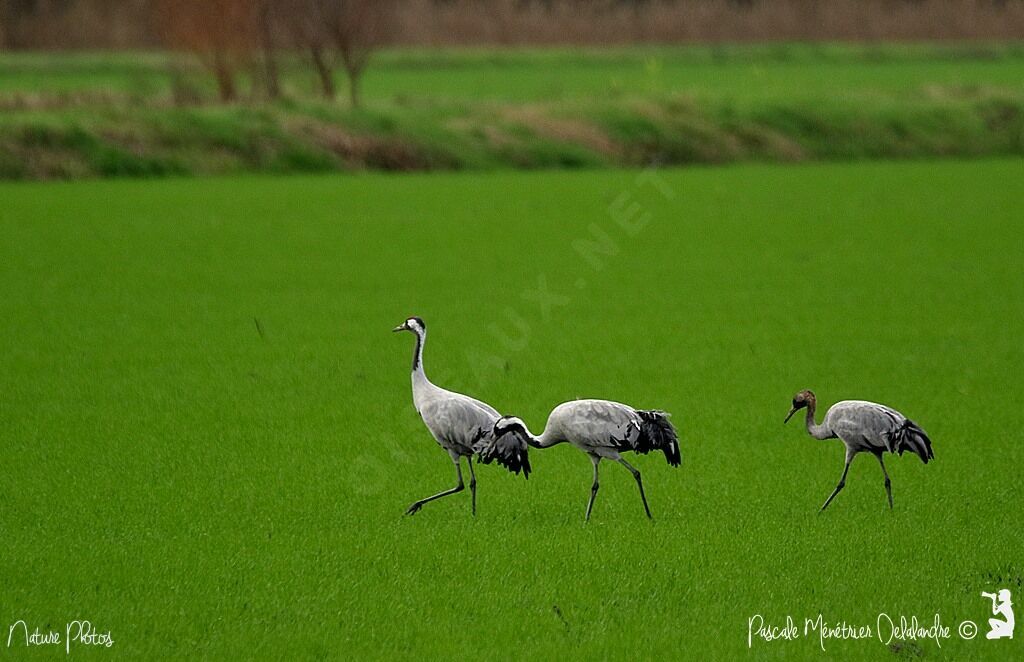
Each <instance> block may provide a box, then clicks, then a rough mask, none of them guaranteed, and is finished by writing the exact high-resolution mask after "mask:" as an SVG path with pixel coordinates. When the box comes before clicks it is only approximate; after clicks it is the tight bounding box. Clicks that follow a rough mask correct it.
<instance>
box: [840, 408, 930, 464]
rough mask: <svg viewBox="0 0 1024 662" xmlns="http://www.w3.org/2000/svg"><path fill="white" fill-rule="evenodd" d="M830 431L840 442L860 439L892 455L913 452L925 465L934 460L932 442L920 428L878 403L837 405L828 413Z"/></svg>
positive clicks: (893, 410) (898, 413)
mask: <svg viewBox="0 0 1024 662" xmlns="http://www.w3.org/2000/svg"><path fill="white" fill-rule="evenodd" d="M832 410H835V413H834V414H833V412H832ZM829 427H830V428H831V429H832V431H833V432H835V433H836V434H838V435H839V436H840V437H841V438H844V439H857V438H861V439H864V440H865V441H867V442H868V443H870V444H871V445H873V446H874V447H876V448H878V449H880V450H882V449H884V450H886V451H888V452H890V453H897V454H899V455H903V452H904V451H908V450H909V451H912V452H914V453H916V454H917V455H918V457H920V458H921V461H922V462H924V463H926V464H927V463H928V460H930V459H932V458H934V457H935V454H934V453H933V452H932V442H931V439H929V438H928V435H927V434H925V431H924V430H922V429H921V428H920V426H918V425H917V424H916V423H914V422H913V421H912V420H910V419H909V418H907V417H906V416H904V415H903V414H901V413H900V412H898V411H896V410H895V409H893V408H892V407H887V406H885V405H880V404H878V403H876V402H866V401H863V400H848V401H845V402H840V403H837V404H836V405H834V406H833V407H832V409H830V410H829Z"/></svg>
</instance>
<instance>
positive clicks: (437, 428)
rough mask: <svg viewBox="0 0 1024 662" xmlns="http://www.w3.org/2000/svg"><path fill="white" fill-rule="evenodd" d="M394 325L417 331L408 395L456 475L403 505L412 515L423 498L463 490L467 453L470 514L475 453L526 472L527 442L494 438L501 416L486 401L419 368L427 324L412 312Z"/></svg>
mask: <svg viewBox="0 0 1024 662" xmlns="http://www.w3.org/2000/svg"><path fill="white" fill-rule="evenodd" d="M394 331H411V332H412V333H414V334H415V335H416V349H415V351H414V353H413V360H412V398H413V404H414V405H415V407H416V412H417V413H419V415H420V418H422V419H423V423H424V424H425V425H426V426H427V429H428V430H430V434H431V435H432V436H433V437H434V440H435V441H436V442H437V443H438V445H439V446H441V448H443V449H444V450H445V451H447V452H448V456H449V457H450V458H451V460H452V463H453V464H454V465H455V473H456V477H457V480H458V483H457V484H456V486H455V487H454V488H452V489H450V490H445V491H443V492H440V493H438V494H435V495H433V496H430V497H427V498H425V499H420V500H419V501H416V502H414V503H413V504H412V505H411V506H409V509H408V510H407V511H406V514H407V515H412V514H414V513H416V512H418V511H419V510H420V508H422V507H423V505H424V504H425V503H428V502H430V501H434V500H435V499H440V498H441V497H445V496H448V495H450V494H455V493H457V492H461V491H462V490H463V489H464V484H463V480H462V468H461V467H460V458H463V457H465V458H466V464H467V466H468V467H469V473H470V482H469V487H470V491H471V492H472V508H473V514H474V515H475V514H476V473H475V472H474V471H473V455H474V454H478V455H479V457H480V461H481V462H483V463H484V464H490V463H491V462H497V463H498V464H500V465H501V466H503V467H505V468H507V469H508V470H509V471H511V472H513V473H516V474H518V473H520V472H522V473H523V475H524V477H526V478H529V476H530V470H531V467H530V460H529V456H528V449H527V446H526V443H525V442H517V440H516V439H514V438H513V439H506V440H503V441H500V442H499V441H498V440H497V439H496V438H495V437H494V434H493V430H494V423H495V422H496V421H497V420H498V419H499V418H500V417H501V415H500V414H499V413H498V411H497V410H496V409H495V408H494V407H492V406H490V405H489V404H487V403H485V402H481V401H480V400H477V399H475V398H471V397H469V396H468V395H463V394H461V393H455V392H454V391H449V390H446V389H443V388H441V387H439V386H436V385H435V384H434V383H433V382H431V381H430V380H429V379H427V375H426V372H425V371H424V369H423V347H424V345H425V344H426V339H427V327H426V324H424V322H423V320H421V319H420V318H418V317H410V318H409V319H407V320H406V321H405V322H404V323H403V324H401V325H399V326H397V327H395V329H394Z"/></svg>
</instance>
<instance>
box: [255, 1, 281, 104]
mask: <svg viewBox="0 0 1024 662" xmlns="http://www.w3.org/2000/svg"><path fill="white" fill-rule="evenodd" d="M274 5H275V3H274V0H258V1H257V3H256V10H255V14H254V16H253V18H254V19H255V20H256V26H255V27H256V37H257V40H258V41H259V49H260V57H261V63H260V64H261V65H262V69H263V83H264V86H265V88H266V91H267V96H268V97H269V98H271V99H277V98H278V97H280V96H281V76H280V73H279V70H278V67H277V57H276V56H275V53H274V50H275V39H274V36H275V34H274V28H275V23H276V21H275V18H276V16H275V12H274Z"/></svg>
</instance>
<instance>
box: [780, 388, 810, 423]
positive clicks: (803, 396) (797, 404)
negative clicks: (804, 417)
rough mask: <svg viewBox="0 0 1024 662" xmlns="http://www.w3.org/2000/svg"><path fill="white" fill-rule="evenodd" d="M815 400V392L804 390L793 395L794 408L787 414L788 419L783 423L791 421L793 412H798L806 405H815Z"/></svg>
mask: <svg viewBox="0 0 1024 662" xmlns="http://www.w3.org/2000/svg"><path fill="white" fill-rule="evenodd" d="M814 402H815V399H814V392H813V391H808V390H806V389H805V390H803V391H800V392H799V393H797V394H796V395H794V396H793V408H792V409H790V410H789V413H788V414H786V420H785V421H783V423H789V419H791V418H793V414H795V413H797V412H798V411H800V410H801V409H803V408H804V407H810V406H813V404H814Z"/></svg>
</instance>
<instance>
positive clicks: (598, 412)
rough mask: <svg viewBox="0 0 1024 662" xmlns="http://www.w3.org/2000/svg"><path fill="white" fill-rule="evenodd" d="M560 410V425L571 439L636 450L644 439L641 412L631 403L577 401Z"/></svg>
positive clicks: (565, 405)
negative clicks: (641, 439)
mask: <svg viewBox="0 0 1024 662" xmlns="http://www.w3.org/2000/svg"><path fill="white" fill-rule="evenodd" d="M559 409H561V410H562V411H561V412H560V415H559V416H558V418H559V425H560V427H561V428H562V431H563V433H565V434H566V435H567V436H568V437H569V438H571V439H580V440H586V441H587V442H589V443H591V444H594V445H598V446H607V447H612V448H618V449H620V450H633V449H634V448H635V447H636V442H637V440H638V439H639V438H640V424H641V422H642V421H641V418H640V414H638V413H637V412H636V410H635V409H633V408H632V407H630V406H628V405H624V404H621V403H618V402H611V401H610V400H575V401H573V402H567V403H565V404H564V405H561V406H560V407H559Z"/></svg>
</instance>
